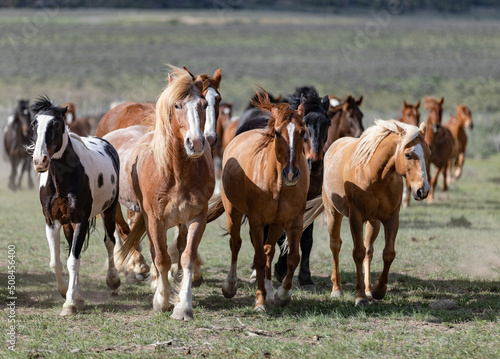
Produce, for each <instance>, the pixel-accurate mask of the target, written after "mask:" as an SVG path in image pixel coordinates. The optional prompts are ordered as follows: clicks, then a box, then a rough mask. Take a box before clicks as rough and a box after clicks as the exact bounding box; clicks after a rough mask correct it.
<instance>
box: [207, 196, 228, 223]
mask: <svg viewBox="0 0 500 359" xmlns="http://www.w3.org/2000/svg"><path fill="white" fill-rule="evenodd" d="M224 211H225V210H224V205H223V204H222V197H221V196H220V194H219V195H217V196H215V197H213V198H212V199H211V200H210V202H209V204H208V215H207V223H210V222H213V221H215V220H216V219H217V218H219V217H220V216H221V215H222V213H224Z"/></svg>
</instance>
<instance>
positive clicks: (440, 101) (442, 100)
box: [439, 96, 444, 105]
mask: <svg viewBox="0 0 500 359" xmlns="http://www.w3.org/2000/svg"><path fill="white" fill-rule="evenodd" d="M443 102H444V96H443V97H441V100H439V104H440V105H442V104H443Z"/></svg>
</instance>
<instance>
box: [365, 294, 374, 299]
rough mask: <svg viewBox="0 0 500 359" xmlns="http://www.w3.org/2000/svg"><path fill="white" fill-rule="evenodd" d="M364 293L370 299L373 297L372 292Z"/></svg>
mask: <svg viewBox="0 0 500 359" xmlns="http://www.w3.org/2000/svg"><path fill="white" fill-rule="evenodd" d="M365 295H366V297H367V298H368V300H372V299H373V296H372V292H365Z"/></svg>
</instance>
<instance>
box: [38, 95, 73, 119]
mask: <svg viewBox="0 0 500 359" xmlns="http://www.w3.org/2000/svg"><path fill="white" fill-rule="evenodd" d="M51 110H52V111H55V112H58V113H60V114H61V116H62V115H64V114H65V113H66V110H67V108H61V107H56V106H54V103H53V102H52V100H51V99H49V97H48V96H47V95H42V96H40V97H39V98H37V99H36V102H35V103H33V105H31V111H33V113H35V114H37V113H38V112H40V111H51Z"/></svg>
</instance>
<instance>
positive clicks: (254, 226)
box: [207, 91, 309, 311]
mask: <svg viewBox="0 0 500 359" xmlns="http://www.w3.org/2000/svg"><path fill="white" fill-rule="evenodd" d="M257 98H258V100H257V101H256V102H255V105H256V106H257V107H258V108H260V109H261V110H262V111H264V112H270V113H271V117H270V119H269V122H268V127H267V129H264V130H262V129H255V130H250V131H247V132H245V133H242V134H240V135H238V136H236V137H235V138H234V139H233V141H231V143H230V144H229V145H228V147H227V148H226V151H225V152H224V158H223V165H222V166H223V174H222V194H221V196H220V197H216V200H215V201H214V203H213V205H212V206H211V207H210V210H209V215H208V218H207V220H208V221H212V220H215V219H216V218H218V217H219V216H220V215H221V214H222V213H224V211H225V212H226V214H227V216H226V222H227V230H228V232H229V234H230V236H231V239H230V247H231V268H230V270H229V273H228V275H227V278H226V280H225V281H224V285H223V287H222V293H223V294H224V296H225V297H226V298H232V297H233V296H234V295H235V294H236V290H237V273H236V270H237V260H238V253H239V250H240V248H241V236H240V228H241V221H242V219H243V216H247V217H248V223H249V226H250V231H251V234H252V237H253V243H254V248H255V255H254V265H255V268H256V270H257V293H256V304H255V309H256V310H259V311H260V310H265V305H266V303H267V304H272V303H274V302H276V304H278V305H285V304H287V303H288V302H289V301H290V299H291V295H292V279H293V274H294V271H295V268H296V267H297V265H298V264H299V260H300V254H299V240H300V236H301V233H302V215H303V213H304V210H305V204H306V198H307V189H308V187H309V173H308V172H309V170H308V165H307V161H306V159H305V156H304V153H303V146H304V137H305V136H307V129H306V128H305V126H304V123H303V121H302V118H303V115H304V107H303V106H302V105H300V106H299V109H298V110H292V109H291V108H290V105H289V104H286V103H280V104H273V103H271V102H270V100H269V97H268V96H267V95H266V94H265V91H263V92H262V95H261V94H259V95H258V96H257ZM265 225H270V228H269V235H268V238H267V242H266V243H264V226H265ZM283 229H284V230H285V231H286V233H287V236H288V242H289V248H290V252H289V254H288V271H287V275H286V277H285V279H284V280H283V283H282V285H281V286H280V287H279V288H278V290H277V292H276V295H274V290H273V286H272V282H271V263H272V259H273V256H274V247H275V244H276V241H277V240H278V238H279V237H280V235H281V234H282V233H283Z"/></svg>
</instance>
